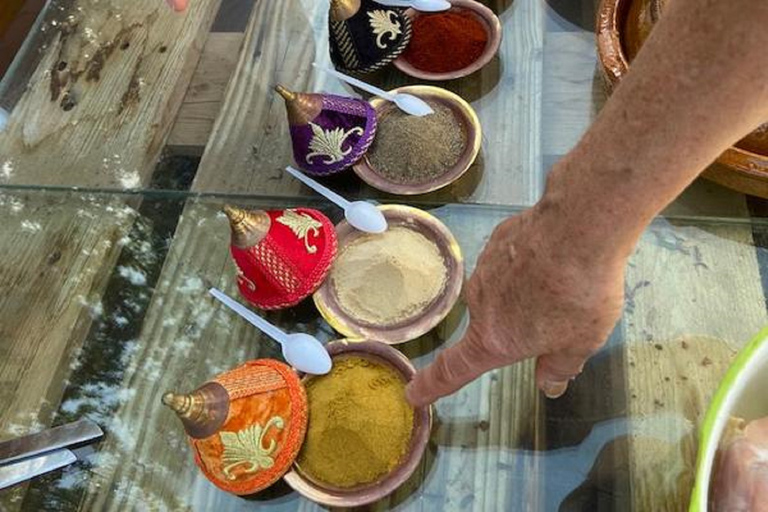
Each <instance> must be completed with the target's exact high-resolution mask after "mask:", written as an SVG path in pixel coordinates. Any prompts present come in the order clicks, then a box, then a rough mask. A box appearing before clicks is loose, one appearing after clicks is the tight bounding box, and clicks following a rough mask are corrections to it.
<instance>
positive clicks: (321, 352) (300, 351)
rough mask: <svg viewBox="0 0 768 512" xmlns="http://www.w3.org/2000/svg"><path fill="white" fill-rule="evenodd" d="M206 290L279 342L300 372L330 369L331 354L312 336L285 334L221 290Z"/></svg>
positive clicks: (290, 362)
mask: <svg viewBox="0 0 768 512" xmlns="http://www.w3.org/2000/svg"><path fill="white" fill-rule="evenodd" d="M208 292H209V293H210V294H211V295H213V296H214V297H216V298H217V299H218V300H220V301H221V302H222V303H223V304H224V305H225V306H227V307H228V308H229V309H231V310H232V311H234V312H235V313H237V314H238V315H240V316H241V317H243V318H245V319H246V320H247V321H248V322H249V323H250V324H251V325H254V326H256V327H257V328H258V329H259V330H260V331H261V332H263V333H264V334H266V335H267V336H269V337H270V338H272V339H273V340H275V341H276V342H278V343H280V345H282V347H283V357H284V358H285V360H286V361H288V364H290V365H291V366H293V367H294V368H296V369H297V370H299V371H300V372H304V373H310V374H312V375H325V374H326V373H328V372H329V371H331V356H330V355H329V354H328V351H327V350H326V349H325V347H324V346H323V344H322V343H320V342H319V341H318V340H317V338H315V337H314V336H310V335H309V334H304V333H296V334H286V333H284V332H283V331H282V330H281V329H279V328H278V327H275V326H274V325H272V324H271V323H269V322H268V321H266V320H265V319H263V318H261V317H260V316H259V315H257V314H256V313H254V312H253V311H251V310H250V309H248V308H246V307H245V306H243V305H242V304H240V303H239V302H237V301H236V300H234V299H232V298H231V297H229V296H228V295H226V294H225V293H223V292H222V291H221V290H217V289H216V288H211V289H210V290H208Z"/></svg>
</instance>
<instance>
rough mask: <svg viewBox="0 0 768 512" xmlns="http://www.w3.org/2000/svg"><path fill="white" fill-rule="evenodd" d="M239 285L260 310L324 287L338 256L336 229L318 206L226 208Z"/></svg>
mask: <svg viewBox="0 0 768 512" xmlns="http://www.w3.org/2000/svg"><path fill="white" fill-rule="evenodd" d="M224 211H225V212H226V214H227V216H228V217H229V220H230V225H231V228H232V244H231V247H230V250H231V253H232V258H234V260H235V264H236V265H237V268H238V276H237V285H238V288H239V289H240V293H241V294H242V295H243V297H245V298H246V299H247V300H248V301H249V302H250V303H252V304H253V305H255V306H256V307H258V308H261V309H279V308H285V307H289V306H293V305H295V304H297V303H299V302H301V301H302V300H303V299H305V298H306V297H308V296H309V295H311V294H312V293H314V292H315V290H317V288H319V287H320V285H321V284H322V282H323V280H324V279H325V277H326V276H327V275H328V272H329V271H330V269H331V265H332V264H333V260H334V258H335V257H336V249H337V240H336V230H335V228H334V226H333V224H332V223H331V221H330V220H329V219H328V218H327V217H326V216H325V215H323V214H322V213H320V212H319V211H317V210H312V209H309V208H290V209H286V210H273V211H246V210H241V209H238V208H232V207H225V208H224Z"/></svg>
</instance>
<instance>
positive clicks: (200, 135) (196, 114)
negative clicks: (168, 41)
mask: <svg viewBox="0 0 768 512" xmlns="http://www.w3.org/2000/svg"><path fill="white" fill-rule="evenodd" d="M242 43H243V34H239V33H234V32H221V33H216V32H213V33H211V34H210V35H209V36H208V40H207V41H206V42H205V46H204V47H203V53H202V56H201V57H200V62H199V63H198V65H197V68H196V69H195V73H194V75H193V76H192V80H191V82H190V83H189V88H188V89H187V93H186V95H185V96H184V101H183V102H182V104H181V107H180V108H179V114H178V115H177V116H176V120H175V122H174V124H173V128H172V129H171V133H170V135H168V146H170V147H171V148H173V149H174V150H175V151H177V152H178V150H184V151H185V152H189V153H191V154H195V155H202V153H203V149H204V148H205V145H206V143H207V142H208V138H209V137H210V135H211V131H212V130H213V123H214V122H215V121H216V117H217V116H218V114H219V110H221V103H222V100H223V99H224V91H225V89H226V86H227V84H228V83H229V79H230V77H231V75H232V71H234V69H235V65H236V64H237V58H238V56H239V55H240V46H241V45H242Z"/></svg>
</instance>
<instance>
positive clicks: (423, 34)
mask: <svg viewBox="0 0 768 512" xmlns="http://www.w3.org/2000/svg"><path fill="white" fill-rule="evenodd" d="M487 43H488V33H487V32H486V30H485V27H484V26H483V23H482V22H481V21H480V20H478V19H477V17H476V15H475V14H473V13H472V12H471V11H469V10H467V9H460V8H453V9H451V10H449V11H447V12H443V13H438V14H421V15H419V16H418V17H417V18H416V19H415V20H414V22H413V35H412V36H411V42H410V43H409V44H408V47H407V48H406V49H405V52H404V53H403V58H404V59H405V60H407V61H408V62H409V63H411V65H412V66H413V67H415V68H417V69H420V70H422V71H428V72H431V73H450V72H451V71H458V70H459V69H463V68H465V67H467V66H469V65H470V64H472V63H473V62H475V61H476V60H477V59H478V58H480V55H482V53H483V51H484V50H485V46H486V44H487Z"/></svg>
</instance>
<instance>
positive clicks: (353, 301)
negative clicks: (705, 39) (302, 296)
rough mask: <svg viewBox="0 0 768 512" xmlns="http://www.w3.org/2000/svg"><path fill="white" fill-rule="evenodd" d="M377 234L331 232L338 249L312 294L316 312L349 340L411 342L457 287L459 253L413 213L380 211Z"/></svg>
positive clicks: (450, 301) (440, 313)
mask: <svg viewBox="0 0 768 512" xmlns="http://www.w3.org/2000/svg"><path fill="white" fill-rule="evenodd" d="M379 209H380V210H381V212H382V213H383V214H384V217H385V218H386V219H387V225H388V228H387V230H386V231H385V232H384V233H379V234H370V233H363V232H361V231H358V230H356V229H354V228H352V227H351V226H350V225H349V224H348V223H347V222H346V221H343V222H341V223H340V224H338V225H337V226H336V234H337V236H338V243H339V250H338V254H337V257H336V260H335V261H334V263H333V267H332V268H331V272H330V275H329V277H328V278H327V279H326V280H325V282H324V283H323V284H322V286H321V287H320V288H319V289H318V290H317V292H315V295H314V300H315V305H316V306H317V309H318V310H319V311H320V314H321V315H322V316H323V318H325V320H326V321H327V322H328V323H329V324H330V325H331V326H332V327H333V328H334V329H336V330H337V331H338V332H340V333H342V334H343V335H344V336H346V337H348V338H350V339H375V340H379V341H383V342H385V343H389V344H396V343H404V342H406V341H410V340H413V339H415V338H417V337H419V336H421V335H422V334H424V333H426V332H428V331H429V330H430V329H432V328H433V327H435V326H436V325H437V324H438V323H440V322H441V321H442V320H443V319H444V318H445V317H446V315H448V313H449V312H450V310H451V309H452V308H453V306H454V305H455V303H456V301H457V299H458V297H459V294H460V292H461V286H462V284H463V282H464V264H463V259H462V256H461V249H460V248H459V244H458V242H457V241H456V239H455V238H454V237H453V235H452V234H451V232H450V231H449V230H448V228H447V227H446V226H445V225H444V224H443V223H442V222H440V221H439V220H438V219H436V218H435V217H433V216H432V215H430V214H428V213H427V212H425V211H423V210H419V209H418V208H412V207H409V206H402V205H384V206H379Z"/></svg>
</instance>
